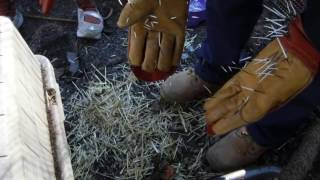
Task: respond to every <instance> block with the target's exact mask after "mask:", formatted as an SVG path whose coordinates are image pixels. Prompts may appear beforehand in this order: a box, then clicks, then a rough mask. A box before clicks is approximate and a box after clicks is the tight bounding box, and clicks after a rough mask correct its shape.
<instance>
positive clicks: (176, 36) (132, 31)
mask: <svg viewBox="0 0 320 180" xmlns="http://www.w3.org/2000/svg"><path fill="white" fill-rule="evenodd" d="M187 7H188V0H129V1H128V3H127V4H126V6H125V7H124V9H123V10H122V12H121V15H120V18H119V20H118V26H119V27H121V28H123V27H127V26H130V28H129V37H128V41H129V47H128V56H129V63H130V64H131V65H132V66H138V67H139V66H142V70H144V71H146V72H155V71H156V70H159V71H164V72H167V71H170V70H171V69H172V68H175V67H176V66H177V65H178V64H179V61H180V57H181V54H182V51H183V45H184V36H185V26H186V19H187V12H188V11H187Z"/></svg>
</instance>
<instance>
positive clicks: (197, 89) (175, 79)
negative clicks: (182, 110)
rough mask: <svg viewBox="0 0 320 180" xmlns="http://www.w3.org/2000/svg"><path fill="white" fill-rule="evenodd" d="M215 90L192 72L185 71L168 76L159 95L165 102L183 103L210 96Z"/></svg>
mask: <svg viewBox="0 0 320 180" xmlns="http://www.w3.org/2000/svg"><path fill="white" fill-rule="evenodd" d="M215 89H217V88H214V86H213V85H211V84H209V83H206V82H205V81H203V80H201V79H200V78H199V77H198V76H197V75H196V74H195V73H194V72H193V71H192V70H187V71H182V72H179V73H176V74H174V75H172V76H170V77H169V78H168V79H167V80H166V81H165V82H164V83H163V84H162V86H161V89H160V94H161V96H162V97H163V98H164V99H165V100H167V101H171V102H178V103H184V102H188V101H192V100H195V99H198V98H201V97H204V96H206V95H210V94H212V93H214V91H215Z"/></svg>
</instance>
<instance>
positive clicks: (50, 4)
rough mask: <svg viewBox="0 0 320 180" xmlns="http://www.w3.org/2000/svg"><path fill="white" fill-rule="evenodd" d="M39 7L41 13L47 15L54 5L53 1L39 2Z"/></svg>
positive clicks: (43, 0)
mask: <svg viewBox="0 0 320 180" xmlns="http://www.w3.org/2000/svg"><path fill="white" fill-rule="evenodd" d="M39 5H40V7H41V11H42V13H43V14H45V15H48V14H49V12H50V10H51V9H52V7H53V5H54V0H39Z"/></svg>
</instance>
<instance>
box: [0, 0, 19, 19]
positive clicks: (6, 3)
mask: <svg viewBox="0 0 320 180" xmlns="http://www.w3.org/2000/svg"><path fill="white" fill-rule="evenodd" d="M15 14H16V9H15V5H14V3H13V2H10V0H0V16H9V17H13V16H15Z"/></svg>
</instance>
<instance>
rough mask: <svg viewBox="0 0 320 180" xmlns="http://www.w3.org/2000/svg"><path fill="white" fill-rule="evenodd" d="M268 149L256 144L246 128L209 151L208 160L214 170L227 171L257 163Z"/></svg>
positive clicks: (224, 138) (228, 136)
mask: <svg viewBox="0 0 320 180" xmlns="http://www.w3.org/2000/svg"><path fill="white" fill-rule="evenodd" d="M265 151H266V148H264V147H261V146H260V145H258V144H256V143H255V142H254V141H253V140H252V138H251V137H250V136H249V134H248V132H247V130H246V128H245V127H243V128H240V129H236V130H234V131H232V132H230V133H229V134H228V135H227V136H225V137H223V138H222V139H221V140H220V141H218V142H217V143H216V144H214V145H213V146H211V147H210V148H209V150H208V151H207V154H206V158H207V160H208V162H209V164H210V167H211V168H212V170H215V171H227V170H234V169H237V168H240V167H242V166H245V165H248V164H250V163H253V162H254V161H256V160H257V159H258V158H259V157H260V156H261V155H262V154H263V153H264V152H265Z"/></svg>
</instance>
